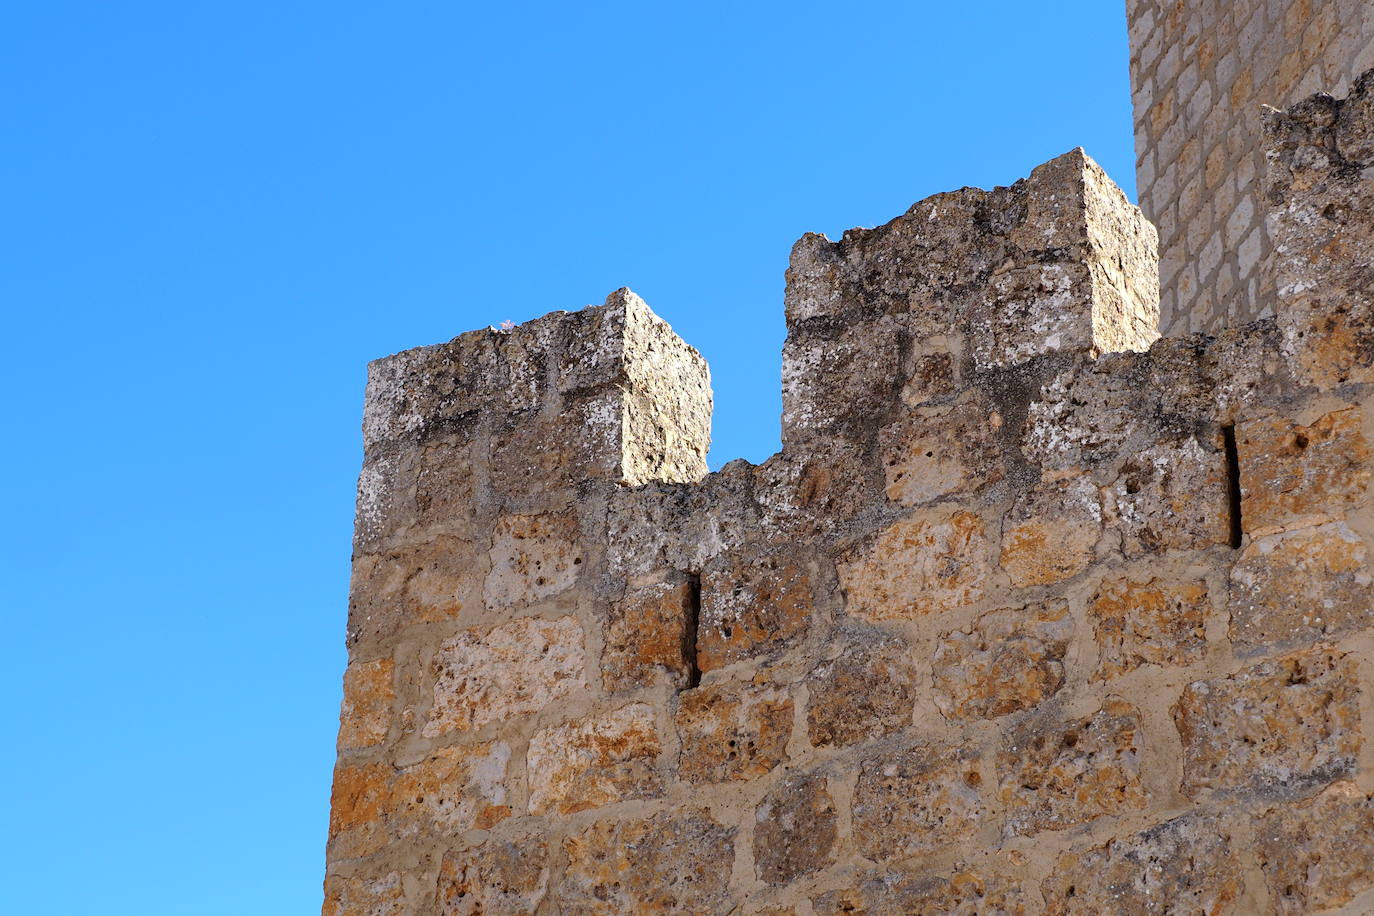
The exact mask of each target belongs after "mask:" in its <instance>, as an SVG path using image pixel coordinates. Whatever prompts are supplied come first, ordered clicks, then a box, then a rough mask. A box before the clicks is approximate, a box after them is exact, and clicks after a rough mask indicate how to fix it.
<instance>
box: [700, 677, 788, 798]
mask: <svg viewBox="0 0 1374 916" xmlns="http://www.w3.org/2000/svg"><path fill="white" fill-rule="evenodd" d="M675 721H676V723H677V730H678V735H679V736H680V738H681V741H682V755H681V757H680V759H679V762H678V772H679V773H680V774H681V776H682V778H683V779H685V780H687V781H688V782H691V783H699V784H700V783H718V782H734V781H739V780H746V779H753V778H755V777H757V776H763V775H764V774H766V773H768V772H770V771H771V770H772V769H773V768H774V767H776V766H777V765H778V764H779V763H781V762H782V761H783V760H784V759H785V757H786V749H787V741H788V738H789V737H790V736H791V734H792V698H791V696H789V695H788V694H787V693H786V691H784V690H781V689H779V688H777V687H771V686H767V685H761V686H753V687H750V686H745V685H743V684H741V683H739V682H737V681H723V682H718V683H715V684H711V685H709V686H705V687H697V688H694V689H692V690H687V691H684V692H683V693H681V694H680V695H679V697H678V709H677V714H676V716H675Z"/></svg>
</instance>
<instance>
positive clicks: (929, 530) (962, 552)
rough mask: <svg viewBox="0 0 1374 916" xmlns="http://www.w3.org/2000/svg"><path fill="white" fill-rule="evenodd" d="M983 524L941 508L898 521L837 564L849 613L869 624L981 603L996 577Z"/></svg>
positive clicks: (966, 514)
mask: <svg viewBox="0 0 1374 916" xmlns="http://www.w3.org/2000/svg"><path fill="white" fill-rule="evenodd" d="M989 553H990V544H989V543H988V537H987V532H986V527H985V525H984V523H983V520H982V519H981V518H979V517H978V516H977V515H974V514H973V513H972V512H968V511H965V510H962V509H949V508H936V509H929V510H925V511H921V512H917V513H915V514H913V515H910V516H908V517H906V518H904V519H901V520H899V521H896V522H893V523H892V524H891V525H889V526H888V527H886V528H884V529H883V530H882V531H880V532H878V534H877V536H876V537H874V538H873V539H872V540H871V541H870V542H869V543H867V544H866V545H863V546H861V547H859V548H857V549H855V550H851V551H850V552H849V553H848V554H846V556H845V557H844V558H843V559H842V560H841V561H840V562H839V563H838V564H837V569H838V571H839V577H840V586H841V587H842V588H843V589H844V593H845V598H846V601H847V605H846V611H847V612H848V614H849V615H850V616H852V617H857V618H860V619H865V620H914V619H916V618H919V617H921V616H924V615H926V614H930V613H938V612H940V611H945V610H950V609H953V608H958V607H963V606H965V605H969V604H973V603H975V602H977V601H979V600H980V599H981V598H982V597H983V594H984V592H985V591H986V590H987V587H988V579H989V577H990V576H991V574H992V564H991V562H990V557H989Z"/></svg>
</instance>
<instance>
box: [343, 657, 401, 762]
mask: <svg viewBox="0 0 1374 916" xmlns="http://www.w3.org/2000/svg"><path fill="white" fill-rule="evenodd" d="M395 672H396V663H395V662H394V661H393V660H392V659H390V658H377V659H373V660H372V661H370V662H354V663H353V664H352V665H350V666H349V668H348V671H346V672H345V673H344V695H343V705H342V707H341V708H340V710H339V750H348V749H351V748H359V747H371V746H373V745H375V744H380V743H381V742H382V741H383V740H384V739H385V738H386V736H387V732H388V731H390V730H391V707H392V705H393V704H394V703H395V702H396V687H395V685H394V684H393V683H392V680H393V678H394V677H395Z"/></svg>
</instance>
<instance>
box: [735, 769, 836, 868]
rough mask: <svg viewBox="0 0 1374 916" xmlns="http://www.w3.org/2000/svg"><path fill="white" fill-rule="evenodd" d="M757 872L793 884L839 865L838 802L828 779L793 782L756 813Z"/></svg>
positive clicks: (786, 782)
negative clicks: (836, 856) (836, 849)
mask: <svg viewBox="0 0 1374 916" xmlns="http://www.w3.org/2000/svg"><path fill="white" fill-rule="evenodd" d="M754 821H755V823H754V871H755V872H756V873H757V875H758V878H759V880H760V881H763V882H766V883H768V884H773V885H778V884H790V883H792V882H793V881H795V880H797V879H798V878H800V877H802V876H803V875H809V874H812V873H814V872H817V871H820V870H821V869H822V868H825V867H826V866H827V865H829V864H830V863H831V862H833V861H834V852H833V850H834V846H835V834H836V823H837V820H836V814H835V802H834V800H833V799H832V798H831V797H830V793H829V791H827V783H826V779H825V777H824V776H817V775H814V774H811V775H798V776H789V777H788V778H787V779H784V780H783V781H782V782H781V783H779V784H778V787H777V788H775V789H774V790H773V791H772V792H770V793H769V794H768V795H767V796H765V797H764V799H763V802H762V803H761V804H760V805H759V806H758V809H757V810H756V811H755V812H754Z"/></svg>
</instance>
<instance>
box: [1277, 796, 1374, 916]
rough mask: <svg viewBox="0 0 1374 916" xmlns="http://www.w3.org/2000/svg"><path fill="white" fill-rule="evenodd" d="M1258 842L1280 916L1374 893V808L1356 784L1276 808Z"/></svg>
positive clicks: (1373, 803) (1338, 903)
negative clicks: (1373, 891)
mask: <svg viewBox="0 0 1374 916" xmlns="http://www.w3.org/2000/svg"><path fill="white" fill-rule="evenodd" d="M1255 837H1256V845H1257V847H1258V850H1259V860H1260V867H1261V868H1262V869H1263V871H1264V879H1265V883H1267V884H1268V885H1269V897H1270V899H1271V900H1272V901H1274V909H1275V911H1276V912H1279V913H1313V912H1316V911H1318V910H1327V909H1331V908H1334V907H1338V906H1341V905H1343V904H1345V903H1349V902H1350V901H1351V900H1352V899H1354V897H1356V896H1357V895H1358V894H1361V893H1363V892H1364V891H1366V890H1368V889H1369V888H1371V887H1374V802H1372V801H1371V799H1370V798H1369V797H1368V796H1366V795H1365V794H1364V793H1363V792H1361V791H1360V790H1359V788H1358V787H1357V786H1356V785H1355V784H1354V783H1350V782H1338V783H1336V784H1335V785H1333V786H1330V787H1329V788H1327V789H1326V790H1325V791H1324V792H1322V793H1321V794H1320V795H1318V796H1316V797H1315V798H1312V799H1310V800H1308V801H1305V802H1300V803H1298V804H1294V805H1280V806H1279V807H1277V808H1274V809H1273V810H1272V811H1270V812H1269V813H1268V814H1266V815H1265V816H1264V817H1262V818H1261V819H1260V820H1259V823H1258V824H1256V827H1255Z"/></svg>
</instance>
